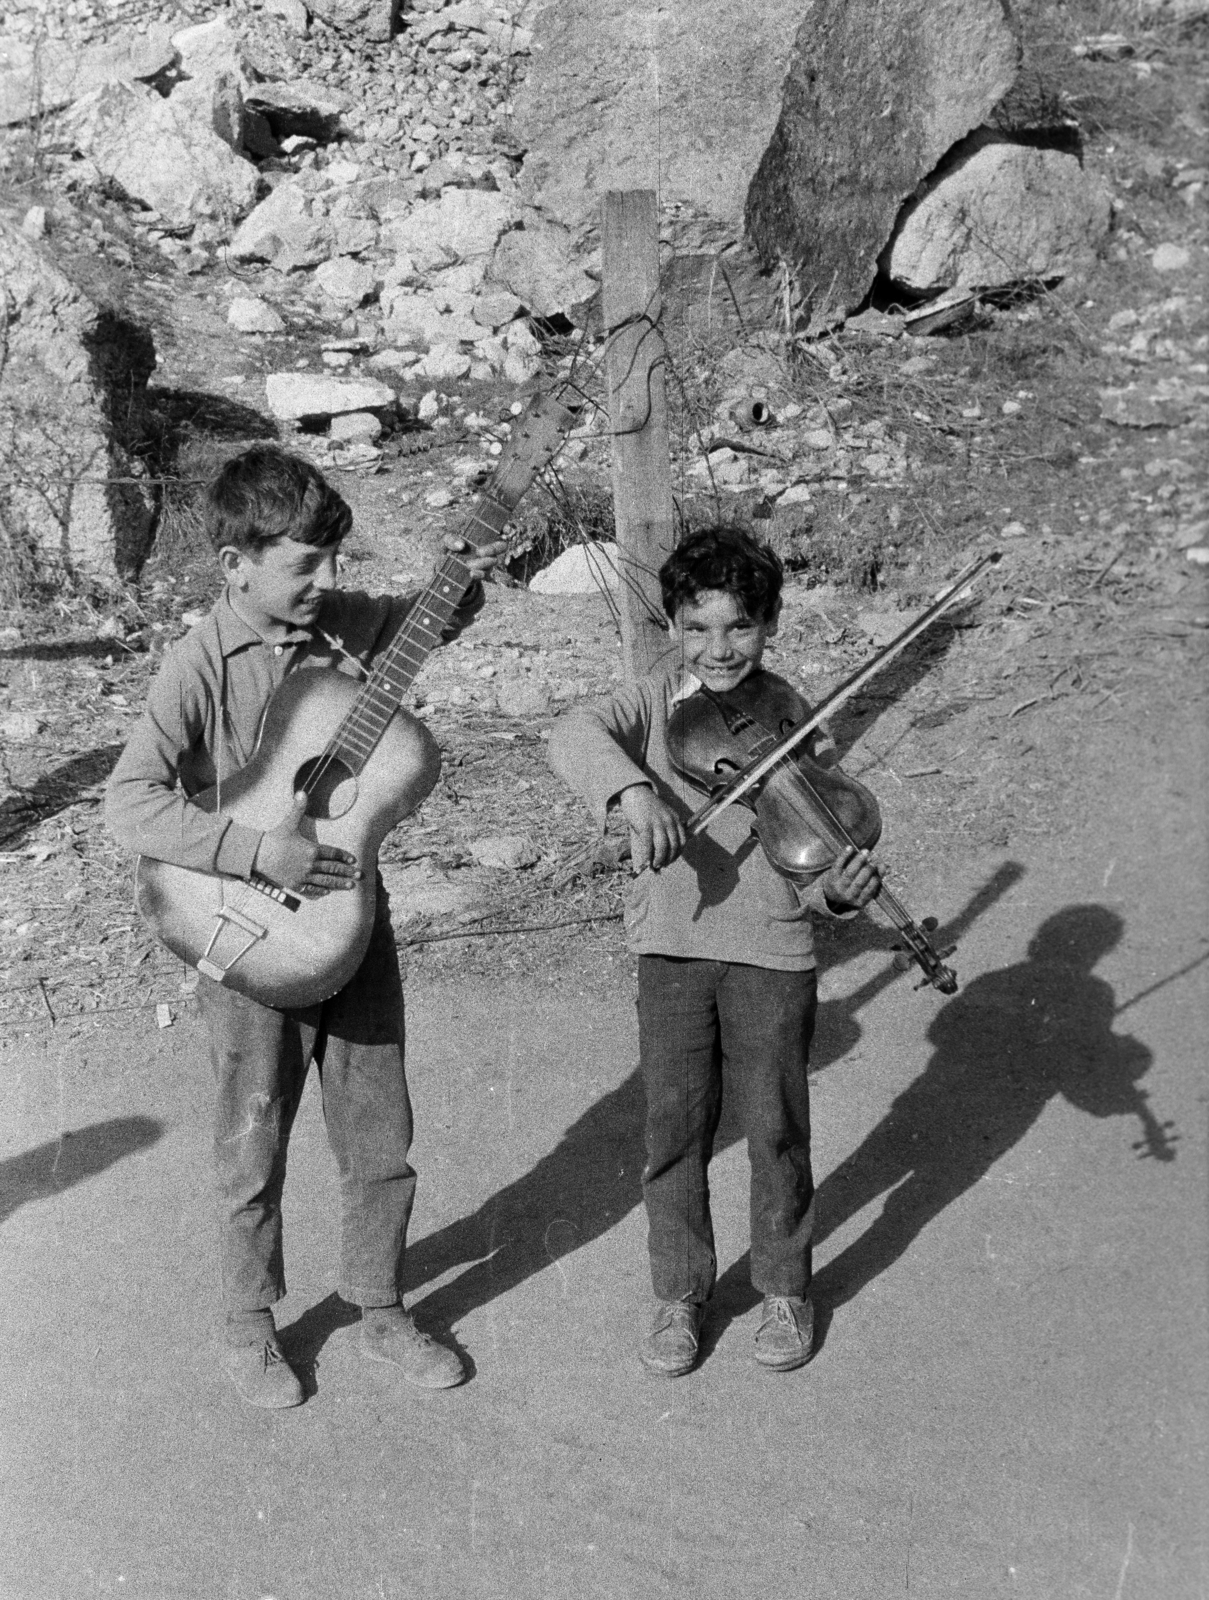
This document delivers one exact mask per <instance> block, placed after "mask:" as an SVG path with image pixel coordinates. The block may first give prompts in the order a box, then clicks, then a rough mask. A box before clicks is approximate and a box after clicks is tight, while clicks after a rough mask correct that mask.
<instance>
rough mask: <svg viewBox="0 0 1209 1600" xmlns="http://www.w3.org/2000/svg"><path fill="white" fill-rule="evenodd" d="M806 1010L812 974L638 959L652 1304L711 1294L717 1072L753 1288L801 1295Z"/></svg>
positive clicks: (808, 1228)
mask: <svg viewBox="0 0 1209 1600" xmlns="http://www.w3.org/2000/svg"><path fill="white" fill-rule="evenodd" d="M816 1007H817V987H816V980H815V974H814V973H813V972H779V971H775V970H773V969H771V968H768V967H754V966H745V965H740V964H739V963H737V962H724V961H700V960H692V959H687V958H677V957H672V956H640V957H639V959H638V1035H639V1052H640V1058H641V1064H642V1077H643V1082H644V1084H645V1087H646V1097H647V1120H646V1148H647V1162H646V1168H645V1170H644V1172H643V1175H642V1191H643V1198H644V1199H645V1201H646V1210H647V1221H648V1224H649V1229H650V1232H649V1245H650V1256H651V1280H652V1284H653V1286H654V1290H655V1295H656V1298H657V1299H659V1300H669V1301H670V1300H689V1301H693V1302H694V1303H695V1304H698V1305H703V1304H704V1303H705V1301H706V1300H708V1299H709V1296H710V1293H711V1291H712V1290H713V1287H714V1280H715V1278H716V1276H717V1257H716V1255H715V1252H714V1230H713V1224H712V1222H711V1220H710V1210H709V1179H708V1168H709V1161H710V1156H711V1154H712V1153H713V1145H714V1135H715V1133H716V1132H717V1129H718V1119H719V1116H720V1115H721V1111H722V1069H723V1063H724V1062H725V1064H726V1067H727V1070H728V1072H729V1074H730V1082H731V1083H732V1084H733V1087H734V1089H735V1091H736V1092H737V1094H738V1097H739V1102H740V1104H739V1111H740V1116H741V1120H742V1125H743V1128H744V1132H745V1133H746V1135H747V1154H748V1159H749V1161H750V1164H751V1281H752V1284H753V1285H754V1287H755V1288H756V1289H757V1290H758V1291H759V1292H760V1293H761V1294H766V1295H768V1294H776V1295H802V1294H804V1293H805V1292H806V1288H807V1285H808V1284H809V1282H810V1272H811V1235H812V1231H813V1224H814V1206H813V1201H814V1179H813V1176H812V1174H811V1169H810V1100H809V1089H808V1085H807V1077H806V1072H807V1062H808V1059H809V1050H810V1039H811V1035H812V1034H813V1032H814V1019H815V1010H816Z"/></svg>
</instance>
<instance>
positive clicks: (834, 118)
mask: <svg viewBox="0 0 1209 1600" xmlns="http://www.w3.org/2000/svg"><path fill="white" fill-rule="evenodd" d="M1018 64H1019V45H1018V41H1017V38H1016V34H1015V32H1014V31H1013V29H1012V26H1011V24H1010V21H1009V19H1008V13H1007V7H1006V4H1005V3H1004V0H813V3H811V4H809V5H808V6H807V9H806V14H805V16H804V18H803V19H802V22H801V26H800V28H799V29H798V34H797V40H796V42H795V45H794V50H793V59H792V61H791V63H790V68H789V75H788V77H787V79H786V81H785V87H784V97H783V103H782V106H781V114H780V118H779V120H778V122H777V126H776V131H775V133H774V134H773V137H772V140H771V142H770V144H769V146H768V149H767V150H766V151H765V153H764V156H763V158H762V160H761V161H760V165H759V170H758V171H757V172H756V174H755V178H754V181H753V182H752V185H751V190H750V193H749V195H748V200H747V224H748V228H749V230H750V232H751V236H752V238H753V240H754V241H755V243H756V246H757V248H758V249H759V251H760V253H761V256H762V257H763V259H764V260H765V262H766V263H767V264H768V265H769V266H774V265H778V264H780V263H784V265H785V266H786V267H787V268H788V270H789V273H790V275H791V278H792V280H793V282H794V286H795V288H796V290H797V293H798V295H799V297H800V300H801V303H802V306H803V308H804V310H805V312H806V314H807V315H808V317H809V320H810V323H811V324H812V326H814V327H816V328H818V327H821V326H826V325H827V323H828V322H829V321H830V320H832V319H833V318H834V317H835V316H836V315H838V314H842V313H843V312H844V311H848V310H852V309H853V308H854V307H855V306H857V305H859V303H860V302H861V301H862V300H863V299H864V297H865V295H866V294H867V293H868V291H869V288H870V286H871V285H872V283H873V279H874V276H875V274H876V270H877V259H878V256H879V255H880V253H881V250H882V247H883V246H884V245H885V243H886V241H887V239H888V238H889V236H890V233H891V230H892V228H893V226H894V220H895V218H896V216H897V214H898V211H899V208H900V207H901V206H902V204H903V202H904V201H905V200H906V199H907V198H908V196H909V195H910V194H912V192H913V191H914V190H915V188H916V186H917V185H918V184H919V183H920V182H921V181H922V180H923V179H924V178H926V177H927V176H928V174H929V173H930V172H931V171H932V170H933V168H934V167H935V166H936V165H937V163H938V162H939V161H940V159H941V157H942V156H943V155H944V154H945V152H946V151H948V150H949V149H951V148H952V146H953V145H955V144H956V143H957V141H958V140H959V139H963V138H964V137H965V136H966V134H968V133H969V132H971V130H972V129H974V128H976V127H978V126H979V125H980V124H981V123H982V122H984V121H985V120H986V118H987V117H988V115H989V114H990V113H991V111H992V110H993V108H994V107H995V105H996V104H997V103H998V102H999V101H1000V100H1001V99H1002V98H1003V96H1004V95H1005V94H1006V93H1007V91H1008V89H1009V88H1010V87H1011V85H1012V82H1013V79H1014V78H1015V75H1016V72H1017V68H1018Z"/></svg>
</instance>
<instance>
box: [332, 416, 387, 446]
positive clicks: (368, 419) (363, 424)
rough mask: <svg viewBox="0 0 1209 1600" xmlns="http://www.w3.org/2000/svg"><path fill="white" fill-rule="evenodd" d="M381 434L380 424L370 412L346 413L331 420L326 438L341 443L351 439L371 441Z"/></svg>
mask: <svg viewBox="0 0 1209 1600" xmlns="http://www.w3.org/2000/svg"><path fill="white" fill-rule="evenodd" d="M381 432H382V424H381V422H380V421H379V420H378V418H377V417H375V416H374V414H373V412H372V411H346V412H343V413H342V414H341V415H340V416H338V417H333V418H332V423H331V427H330V428H329V429H328V436H329V438H331V439H335V440H339V441H340V442H342V443H343V442H346V441H348V440H351V439H369V440H373V439H376V438H378V436H379V435H380V434H381Z"/></svg>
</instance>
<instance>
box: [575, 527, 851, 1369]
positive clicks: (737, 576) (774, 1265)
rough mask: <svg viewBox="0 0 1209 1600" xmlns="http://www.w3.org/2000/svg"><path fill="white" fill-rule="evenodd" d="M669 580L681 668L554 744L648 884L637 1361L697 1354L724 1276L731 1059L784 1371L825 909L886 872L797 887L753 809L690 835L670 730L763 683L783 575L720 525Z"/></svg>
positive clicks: (791, 1354)
mask: <svg viewBox="0 0 1209 1600" xmlns="http://www.w3.org/2000/svg"><path fill="white" fill-rule="evenodd" d="M659 580H660V586H661V589H662V594H663V605H664V610H665V611H666V613H667V615H668V617H669V619H670V622H671V640H672V646H673V651H672V654H671V656H670V658H669V660H668V661H667V662H666V663H664V664H663V665H661V666H660V667H659V668H658V669H657V670H656V671H655V672H654V673H652V674H650V675H649V676H648V677H645V678H643V679H641V680H640V681H639V682H637V683H635V684H631V685H627V686H626V687H625V688H623V689H621V690H619V691H618V692H617V693H615V694H614V695H613V696H611V698H610V699H609V700H607V701H606V702H605V703H604V704H603V705H601V706H599V707H598V708H596V709H595V710H577V711H573V712H571V713H569V714H568V715H567V716H565V717H563V718H562V719H561V720H560V721H559V722H558V723H557V724H556V726H555V729H554V732H553V735H552V737H551V740H550V759H551V761H552V763H553V765H554V767H555V770H556V771H557V772H558V773H559V774H560V775H561V776H562V777H563V778H564V779H565V780H566V781H567V782H568V783H569V784H570V786H571V787H572V788H573V789H575V790H577V791H578V793H579V794H581V795H582V796H583V798H584V799H585V800H586V801H587V802H588V804H589V805H590V806H591V807H592V809H593V811H594V812H595V813H596V815H597V816H598V817H599V819H600V820H601V822H602V823H603V821H604V818H605V815H606V813H607V812H608V811H609V810H611V809H612V808H613V807H616V808H617V809H618V810H619V811H620V812H621V814H622V816H623V817H624V818H625V820H626V822H627V823H628V824H629V828H630V840H631V849H632V857H633V867H634V871H635V873H636V874H637V877H636V879H635V882H634V889H633V893H632V895H631V900H630V904H629V906H628V908H627V911H626V933H627V938H628V943H629V947H630V949H631V950H632V951H634V952H635V953H636V954H637V955H638V1027H639V1056H640V1063H641V1070H642V1076H643V1083H644V1086H645V1089H646V1099H647V1120H646V1148H647V1162H646V1167H645V1169H644V1171H643V1179H642V1187H643V1198H644V1200H645V1202H646V1210H647V1220H648V1223H649V1230H650V1231H649V1249H650V1260H651V1278H652V1282H653V1286H654V1291H655V1299H656V1305H655V1311H654V1317H653V1319H652V1323H651V1329H650V1333H649V1334H648V1335H647V1337H646V1338H645V1339H644V1340H643V1342H642V1344H641V1346H640V1350H639V1354H640V1358H641V1360H642V1363H643V1365H644V1366H645V1367H646V1368H647V1370H648V1371H650V1372H653V1373H655V1374H658V1375H660V1376H664V1377H679V1376H680V1375H681V1374H683V1373H686V1372H688V1371H690V1370H691V1368H692V1367H693V1366H694V1365H695V1363H696V1360H697V1353H698V1341H699V1337H700V1330H701V1323H702V1319H703V1316H704V1312H705V1306H706V1302H707V1301H708V1299H709V1296H710V1293H711V1291H712V1290H713V1287H714V1279H715V1276H716V1272H717V1260H716V1257H715V1254H714V1237H713V1227H712V1224H711V1220H710V1212H709V1184H708V1179H707V1171H708V1167H709V1160H710V1155H711V1153H712V1149H713V1140H714V1134H715V1131H716V1129H717V1126H718V1117H719V1113H720V1110H721V1101H722V1062H723V1060H726V1061H727V1062H728V1063H729V1064H730V1066H731V1068H732V1069H733V1071H734V1082H735V1087H736V1089H737V1090H738V1092H739V1094H740V1096H741V1099H742V1112H743V1119H744V1122H745V1124H746V1133H747V1148H748V1156H749V1159H750V1162H751V1275H752V1282H753V1284H754V1285H755V1287H756V1289H757V1290H759V1291H760V1293H761V1294H762V1295H763V1296H764V1309H763V1317H762V1320H761V1323H760V1326H759V1329H758V1331H757V1333H756V1337H755V1358H756V1360H757V1361H758V1362H759V1363H760V1364H761V1365H762V1366H764V1367H766V1368H769V1369H771V1370H774V1371H786V1370H789V1369H791V1368H794V1367H799V1366H801V1365H802V1364H803V1363H804V1362H806V1361H807V1360H809V1358H810V1354H811V1349H812V1343H811V1341H812V1336H813V1311H812V1307H811V1302H810V1298H809V1294H808V1286H809V1283H810V1269H811V1231H812V1223H813V1204H812V1202H813V1198H814V1184H813V1179H812V1176H811V1168H810V1116H809V1097H808V1088H807V1077H806V1074H807V1065H808V1052H809V1046H810V1038H811V1034H812V1032H813V1030H814V1018H815V1008H816V986H815V971H814V968H815V960H814V948H813V941H812V936H811V924H810V913H811V912H819V913H822V914H824V915H830V916H842V915H845V914H850V913H851V912H852V911H853V910H854V909H855V908H856V907H858V906H863V905H866V904H867V903H868V902H869V901H870V900H872V899H873V898H874V896H875V895H876V894H877V892H878V889H879V886H880V875H879V873H878V869H877V868H876V866H874V864H873V863H872V862H871V861H870V860H869V858H868V856H867V854H866V853H865V852H864V851H859V852H858V851H855V850H852V849H848V850H846V851H844V853H843V854H842V855H841V856H840V858H839V859H838V860H837V861H836V863H835V864H834V865H833V866H832V867H831V868H830V869H829V870H828V871H826V872H825V873H824V874H822V875H821V876H820V877H819V878H818V879H816V880H815V882H814V883H813V884H812V885H811V886H810V888H809V890H804V891H802V892H801V893H799V891H798V890H797V888H796V887H795V886H794V884H793V883H791V882H790V881H789V880H788V879H787V878H785V877H782V876H779V875H778V873H777V872H776V871H774V869H773V868H772V866H771V865H770V863H769V861H768V860H767V859H766V857H765V854H764V851H763V850H762V849H761V847H760V845H759V844H758V842H757V841H756V839H755V838H753V837H752V828H751V823H752V816H751V812H750V811H748V810H746V809H745V808H741V807H737V806H732V807H731V808H730V809H729V810H726V811H724V812H722V813H721V814H720V815H719V816H718V818H717V820H716V821H714V822H712V823H711V824H710V826H709V828H708V830H706V831H705V832H703V833H702V834H700V835H699V836H697V837H695V838H693V839H689V838H688V836H687V833H686V829H685V822H686V821H687V819H688V818H689V817H690V815H691V814H692V812H693V811H694V810H695V809H696V808H697V806H698V805H699V804H700V803H701V799H702V796H701V794H700V792H698V791H695V790H694V789H693V788H691V787H690V786H689V784H688V783H687V782H686V780H685V779H684V778H683V777H682V776H681V775H680V773H679V772H678V771H677V767H676V751H675V749H673V748H671V746H672V745H673V744H674V738H673V739H671V740H670V739H669V724H670V723H672V719H673V717H674V714H675V711H676V708H677V706H678V705H680V704H681V703H682V702H684V701H686V700H687V699H688V698H689V697H690V696H692V695H693V694H694V693H696V692H697V691H698V690H700V689H701V688H702V686H704V688H705V689H707V690H711V691H713V692H714V693H715V694H718V695H726V694H727V693H729V692H731V691H733V690H735V689H736V688H737V687H738V685H739V684H741V683H744V682H746V681H747V680H749V679H751V678H753V677H755V676H756V675H757V674H760V673H761V672H762V667H761V658H762V656H763V654H764V648H765V645H766V643H767V641H768V640H769V639H770V638H771V637H772V635H773V634H775V632H776V630H777V619H778V616H779V613H780V595H781V564H780V562H779V561H778V560H777V558H776V556H775V555H774V554H773V553H772V551H771V550H769V549H768V548H767V547H766V546H764V545H760V544H758V543H757V542H756V541H755V540H754V539H752V538H751V537H750V536H749V535H748V534H746V533H744V532H743V531H742V530H740V529H736V528H707V529H703V530H701V531H699V532H697V533H694V534H691V535H689V537H688V538H686V539H685V540H684V541H683V543H681V545H680V546H679V547H678V548H677V549H676V550H675V551H674V552H673V554H672V555H671V557H670V558H669V559H668V560H667V561H666V562H665V563H664V565H663V567H662V569H661V571H660V573H659ZM764 676H765V677H766V678H767V679H769V680H771V681H772V682H774V683H775V684H776V685H777V686H778V687H779V689H780V690H781V691H782V692H783V693H784V694H785V695H788V696H789V697H790V700H791V702H792V703H793V704H795V706H796V707H797V708H798V710H797V715H796V716H795V717H794V718H793V720H794V721H795V722H796V721H800V720H802V719H804V718H805V717H806V716H807V715H808V708H807V707H806V706H805V704H804V703H803V702H801V701H800V700H798V698H797V696H796V695H794V693H793V691H792V689H790V687H789V685H788V684H785V683H784V682H783V680H780V679H772V675H771V674H765V675H764ZM673 734H674V729H673ZM816 755H817V750H816ZM824 759H825V758H824ZM646 868H650V871H646V870H645V869H646Z"/></svg>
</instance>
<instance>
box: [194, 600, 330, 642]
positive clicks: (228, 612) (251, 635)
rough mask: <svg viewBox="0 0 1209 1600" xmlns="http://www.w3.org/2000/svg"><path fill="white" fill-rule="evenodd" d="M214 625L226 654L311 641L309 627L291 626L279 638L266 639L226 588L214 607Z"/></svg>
mask: <svg viewBox="0 0 1209 1600" xmlns="http://www.w3.org/2000/svg"><path fill="white" fill-rule="evenodd" d="M213 616H214V626H215V628H216V630H217V632H218V647H219V649H220V650H221V651H222V653H223V655H224V656H233V655H237V654H238V653H239V651H241V650H247V649H250V648H251V647H252V646H253V645H258V644H260V645H268V646H276V645H279V644H280V645H291V646H293V645H296V644H306V643H308V642H309V641H310V638H311V633H310V630H309V629H308V628H290V629H287V630H285V631H284V632H283V633H282V635H281V637H280V638H279V639H266V638H265V637H264V636H263V635H262V634H259V633H257V632H256V629H255V628H253V627H251V626H250V625H249V624H248V623H246V622H245V621H244V620H243V618H242V617H241V616H240V615H239V613H238V612H237V611H236V610H235V608H234V606H232V604H231V595H230V591H229V590H227V589H224V590H223V592H222V597H221V598H220V600H219V601H218V603H217V605H216V606H215V607H214V612H213Z"/></svg>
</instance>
